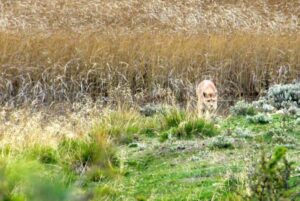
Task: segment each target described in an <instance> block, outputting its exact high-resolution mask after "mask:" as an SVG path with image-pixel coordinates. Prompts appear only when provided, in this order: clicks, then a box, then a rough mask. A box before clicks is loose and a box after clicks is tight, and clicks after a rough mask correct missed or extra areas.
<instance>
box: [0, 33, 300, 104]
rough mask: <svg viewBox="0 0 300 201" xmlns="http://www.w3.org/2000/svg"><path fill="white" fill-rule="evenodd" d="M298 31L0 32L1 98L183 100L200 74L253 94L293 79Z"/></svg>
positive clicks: (224, 87) (298, 60)
mask: <svg viewBox="0 0 300 201" xmlns="http://www.w3.org/2000/svg"><path fill="white" fill-rule="evenodd" d="M299 36H300V35H299V34H298V33H293V34H272V35H268V34H258V33H255V34H253V33H243V32H234V33H231V34H193V35H188V34H171V35H170V34H163V33H161V34H149V33H144V34H129V35H123V34H121V35H108V34H100V33H97V32H95V33H93V32H86V33H84V34H75V33H73V32H57V33H54V34H46V33H39V34H33V35H32V34H24V33H16V34H11V33H10V34H8V33H3V32H2V33H0V70H1V74H0V102H1V103H2V104H3V103H7V104H8V103H11V104H19V103H33V104H41V103H47V104H50V103H52V102H57V101H58V102H59V101H70V102H73V101H80V100H81V99H83V98H84V97H85V96H90V97H92V98H94V99H99V100H101V101H104V102H113V101H114V100H118V101H121V102H128V103H132V102H136V101H137V102H139V103H143V102H147V101H155V100H161V99H162V100H163V99H166V98H167V97H170V96H172V97H175V99H176V100H178V101H187V100H189V99H190V97H193V93H194V86H195V83H197V82H198V81H199V80H202V79H205V78H212V79H213V80H214V81H215V82H216V84H217V86H218V88H219V89H220V93H221V95H226V96H234V97H236V96H256V95H258V94H259V93H260V92H261V91H262V90H263V89H265V88H267V87H268V86H269V85H270V84H272V83H278V82H291V81H292V80H293V79H296V78H297V77H299V73H300V37H299Z"/></svg>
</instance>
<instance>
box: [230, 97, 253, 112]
mask: <svg viewBox="0 0 300 201" xmlns="http://www.w3.org/2000/svg"><path fill="white" fill-rule="evenodd" d="M230 112H231V113H232V114H234V115H243V116H245V115H251V116H252V115H255V114H256V110H255V108H254V106H253V105H252V104H250V103H247V102H245V101H244V100H241V101H238V102H237V103H236V104H235V105H234V106H233V107H231V108H230Z"/></svg>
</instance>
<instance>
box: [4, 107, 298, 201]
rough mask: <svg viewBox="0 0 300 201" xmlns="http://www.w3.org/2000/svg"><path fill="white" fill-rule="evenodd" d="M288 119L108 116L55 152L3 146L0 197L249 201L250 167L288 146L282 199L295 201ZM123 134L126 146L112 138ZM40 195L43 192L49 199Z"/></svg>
mask: <svg viewBox="0 0 300 201" xmlns="http://www.w3.org/2000/svg"><path fill="white" fill-rule="evenodd" d="M119 112H120V111H119ZM295 121H296V118H295V117H293V116H282V115H272V121H270V122H268V123H264V124H261V123H260V122H251V123H250V122H249V121H248V120H247V116H241V115H239V116H229V117H227V118H224V119H222V120H220V121H219V123H218V125H215V124H213V123H211V122H207V121H205V120H203V119H197V118H194V117H191V116H188V115H187V113H186V112H184V111H180V110H177V109H174V110H170V111H169V112H168V113H158V114H155V115H153V116H151V117H149V116H143V115H142V114H139V113H137V112H123V113H121V114H120V115H118V113H117V112H112V113H109V114H106V116H105V115H104V116H103V117H102V119H101V120H100V123H99V124H98V125H96V126H95V128H94V129H92V130H91V131H90V132H88V133H87V134H86V137H85V138H80V139H66V138H64V139H62V140H61V141H60V143H59V144H58V146H57V147H50V146H49V147H47V146H42V145H35V146H33V147H27V148H26V149H25V150H22V151H20V150H14V149H12V148H11V147H4V148H3V149H2V150H3V151H2V157H1V161H2V162H1V166H0V177H1V181H0V198H1V199H2V200H15V201H17V200H18V201H25V200H45V201H47V200H54V201H55V200H66V201H69V200H73V199H74V196H75V197H76V198H77V200H80V201H81V200H86V199H85V197H89V199H88V200H91V201H96V200H178V201H179V200H228V201H229V200H251V197H249V190H247V187H246V186H247V182H248V174H249V171H248V169H249V167H252V166H253V164H254V163H255V161H257V159H259V158H260V154H261V151H262V150H268V153H271V152H272V151H273V150H274V148H275V147H277V146H279V145H280V146H286V147H288V151H287V159H288V160H289V161H292V162H294V163H293V165H292V167H293V168H294V169H292V173H291V175H292V176H291V178H290V180H289V181H288V183H289V185H290V188H289V189H288V190H286V191H285V192H284V196H285V198H286V199H289V198H295V200H297V199H296V197H297V196H298V195H299V190H300V189H299V184H300V177H299V171H298V172H296V171H295V168H296V167H300V159H299V157H298V155H299V152H300V148H299V143H300V127H299V126H298V127H297V126H295ZM243 132H244V133H245V135H243ZM128 136H129V138H130V139H131V140H130V141H120V140H119V138H120V137H122V138H124V139H126V138H127V137H128ZM108 139H110V140H112V141H113V142H115V144H112V143H108V141H109V140H108ZM280 140H282V141H280ZM290 145H293V146H290ZM289 146H290V147H289ZM297 175H298V176H297ZM41 178H43V179H41ZM28 187H32V188H34V189H35V190H33V191H30V190H28ZM43 192H50V195H49V197H47V196H46V197H43V194H45V193H43ZM45 195H48V194H45ZM298 200H299V199H298Z"/></svg>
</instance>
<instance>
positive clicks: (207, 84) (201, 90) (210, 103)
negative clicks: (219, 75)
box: [196, 80, 218, 119]
mask: <svg viewBox="0 0 300 201" xmlns="http://www.w3.org/2000/svg"><path fill="white" fill-rule="evenodd" d="M196 94H197V98H198V102H197V109H198V117H202V118H206V119H210V118H211V117H212V116H213V115H214V114H215V112H216V110H217V106H218V105H217V101H218V91H217V88H216V86H215V84H214V83H213V82H212V81H211V80H203V81H202V82H201V83H200V84H199V85H198V86H197V88H196Z"/></svg>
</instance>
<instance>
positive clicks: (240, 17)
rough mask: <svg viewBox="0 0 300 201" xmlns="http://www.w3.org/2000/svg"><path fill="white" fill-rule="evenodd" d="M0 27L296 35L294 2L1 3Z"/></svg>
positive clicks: (132, 0)
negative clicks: (253, 32)
mask: <svg viewBox="0 0 300 201" xmlns="http://www.w3.org/2000/svg"><path fill="white" fill-rule="evenodd" d="M0 11H1V15H0V29H4V30H11V31H12V30H17V31H24V30H25V31H27V30H39V31H49V30H52V31H56V30H59V29H67V30H72V31H76V32H84V31H86V30H95V29H96V30H98V31H102V32H108V33H111V32H120V31H121V32H126V33H132V32H144V31H151V32H152V31H162V30H163V31H166V30H167V31H169V32H178V31H183V32H189V33H190V32H192V33H196V32H206V33H210V32H214V31H224V30H226V31H228V30H230V31H233V30H239V31H240V30H244V31H259V32H261V31H263V32H278V31H280V32H282V31H285V32H289V31H299V13H300V3H299V1H297V0H293V1H289V0H258V1H252V0H218V1H214V0H185V1H181V0H150V1H143V0H77V1H73V0H44V1H39V0H2V1H1V2H0Z"/></svg>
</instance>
